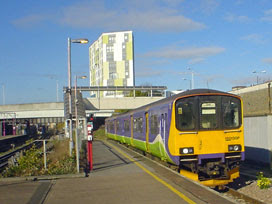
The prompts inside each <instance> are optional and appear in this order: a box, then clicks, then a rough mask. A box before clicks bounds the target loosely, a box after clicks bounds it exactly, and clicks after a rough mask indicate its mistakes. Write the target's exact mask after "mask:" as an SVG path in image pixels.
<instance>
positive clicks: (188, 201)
mask: <svg viewBox="0 0 272 204" xmlns="http://www.w3.org/2000/svg"><path fill="white" fill-rule="evenodd" d="M104 142H105V143H106V144H107V145H109V146H111V147H112V148H114V149H115V150H116V151H118V152H119V153H120V154H122V155H123V156H125V157H126V158H128V159H129V160H130V161H132V162H133V163H135V164H136V165H137V166H138V167H140V168H141V169H142V170H144V171H145V172H146V173H148V174H149V175H150V176H152V177H153V178H154V179H156V180H157V181H159V182H160V183H162V184H163V185H165V186H166V187H167V188H169V189H170V190H171V191H173V192H174V193H175V194H177V195H178V196H179V197H181V198H182V199H183V200H185V201H186V202H187V203H190V204H196V203H195V202H194V201H192V200H191V199H190V198H188V197H187V196H185V195H184V194H183V193H181V192H180V191H178V190H177V189H175V188H174V187H173V186H171V185H170V184H168V183H167V182H165V181H164V180H162V179H160V178H159V177H157V176H156V175H155V174H153V173H152V172H151V171H149V170H148V169H146V168H145V167H143V166H142V165H141V164H140V163H139V162H137V161H135V160H134V159H132V158H131V157H130V156H128V155H127V154H126V153H124V152H123V151H122V150H120V149H119V148H118V147H116V146H114V145H112V144H110V143H108V142H106V141H104Z"/></svg>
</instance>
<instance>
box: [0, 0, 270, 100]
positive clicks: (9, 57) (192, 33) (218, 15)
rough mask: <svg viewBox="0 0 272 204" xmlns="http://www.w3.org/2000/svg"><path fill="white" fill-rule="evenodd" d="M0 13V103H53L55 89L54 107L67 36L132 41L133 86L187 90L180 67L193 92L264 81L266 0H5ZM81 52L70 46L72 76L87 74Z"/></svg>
mask: <svg viewBox="0 0 272 204" xmlns="http://www.w3.org/2000/svg"><path fill="white" fill-rule="evenodd" d="M0 9H1V12H0V29H1V32H0V71H1V74H0V84H1V89H0V92H1V95H0V104H3V102H5V104H21V103H36V102H53V101H56V100H57V97H56V95H57V94H56V93H57V91H56V87H57V84H58V86H59V91H58V93H59V98H60V100H62V98H63V95H62V87H63V86H66V85H67V78H68V77H67V39H68V37H71V38H88V39H89V41H90V42H93V41H95V40H96V39H97V38H98V37H99V36H100V35H101V33H103V32H111V31H121V30H132V31H133V34H134V52H135V53H134V57H135V58H134V60H135V73H136V85H153V86H167V87H168V89H169V90H176V89H188V88H189V87H190V79H191V75H190V70H188V68H190V69H191V70H193V71H194V87H195V88H207V87H208V88H212V89H218V90H222V91H229V90H231V88H232V87H233V86H238V85H251V84H254V83H256V79H257V75H258V78H259V81H260V82H262V81H264V80H270V79H272V73H271V68H270V67H271V65H272V51H271V47H272V46H271V45H272V38H271V36H272V29H271V26H272V1H271V0H258V1H256V0H225V1H223V0H194V1H191V0H130V1H125V0H115V1H111V0H104V1H103V0H91V1H88V0H84V1H81V0H77V1H76V0H47V1H42V0H24V2H22V1H20V0H9V1H1V2H0ZM89 45H90V44H88V45H83V44H72V74H73V76H75V75H88V70H89V60H88V56H89V53H88V47H89ZM263 70H265V71H266V73H262V71H263ZM253 71H257V74H256V73H255V74H254V73H252V72H253ZM78 85H79V86H88V85H89V81H88V80H80V81H79V82H78ZM3 89H4V96H5V97H4V98H5V100H4V101H3Z"/></svg>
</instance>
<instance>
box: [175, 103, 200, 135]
mask: <svg viewBox="0 0 272 204" xmlns="http://www.w3.org/2000/svg"><path fill="white" fill-rule="evenodd" d="M195 118H196V117H195V111H194V102H193V100H179V101H178V102H177V103H176V125H177V128H178V129H179V130H193V129H195V124H196V121H195Z"/></svg>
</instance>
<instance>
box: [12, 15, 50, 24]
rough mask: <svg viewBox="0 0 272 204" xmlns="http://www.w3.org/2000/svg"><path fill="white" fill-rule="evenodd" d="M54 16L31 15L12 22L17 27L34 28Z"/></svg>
mask: <svg viewBox="0 0 272 204" xmlns="http://www.w3.org/2000/svg"><path fill="white" fill-rule="evenodd" d="M51 19H52V16H51V15H48V14H31V15H28V16H25V17H22V18H19V19H16V20H14V21H12V22H11V23H12V24H13V25H15V26H17V27H33V26H37V25H39V24H41V23H42V22H45V21H47V20H51Z"/></svg>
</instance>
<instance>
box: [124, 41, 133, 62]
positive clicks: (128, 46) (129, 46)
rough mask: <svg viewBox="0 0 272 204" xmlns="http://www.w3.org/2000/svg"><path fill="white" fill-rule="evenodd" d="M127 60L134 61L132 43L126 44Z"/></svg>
mask: <svg viewBox="0 0 272 204" xmlns="http://www.w3.org/2000/svg"><path fill="white" fill-rule="evenodd" d="M126 52H127V53H126V54H127V55H126V56H127V60H133V50H132V42H127V43H126Z"/></svg>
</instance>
